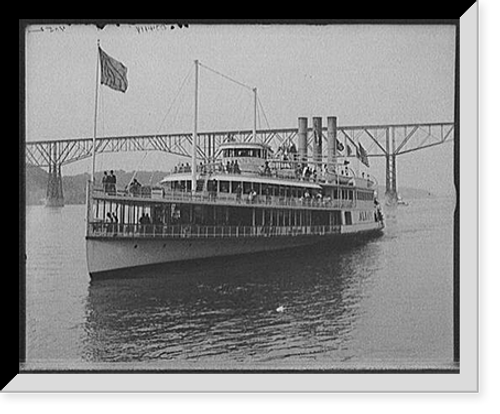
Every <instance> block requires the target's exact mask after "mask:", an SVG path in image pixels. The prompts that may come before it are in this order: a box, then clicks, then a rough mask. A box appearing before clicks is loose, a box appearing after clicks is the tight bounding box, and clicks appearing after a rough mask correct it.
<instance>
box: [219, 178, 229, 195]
mask: <svg viewBox="0 0 500 414" xmlns="http://www.w3.org/2000/svg"><path fill="white" fill-rule="evenodd" d="M219 186H220V192H221V193H229V181H221V182H220V184H219Z"/></svg>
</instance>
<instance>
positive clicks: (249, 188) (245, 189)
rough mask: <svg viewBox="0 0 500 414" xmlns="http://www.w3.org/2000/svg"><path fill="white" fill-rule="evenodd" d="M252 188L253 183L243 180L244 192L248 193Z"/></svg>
mask: <svg viewBox="0 0 500 414" xmlns="http://www.w3.org/2000/svg"><path fill="white" fill-rule="evenodd" d="M251 190H252V183H249V182H248V181H245V182H243V193H244V194H248V193H250V191H251Z"/></svg>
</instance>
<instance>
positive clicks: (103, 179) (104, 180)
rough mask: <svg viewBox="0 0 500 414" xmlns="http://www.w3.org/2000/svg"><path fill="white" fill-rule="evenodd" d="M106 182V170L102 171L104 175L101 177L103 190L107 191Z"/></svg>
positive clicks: (107, 178)
mask: <svg viewBox="0 0 500 414" xmlns="http://www.w3.org/2000/svg"><path fill="white" fill-rule="evenodd" d="M108 183H109V177H108V172H107V171H104V176H103V177H102V188H103V189H104V192H105V193H107V192H108Z"/></svg>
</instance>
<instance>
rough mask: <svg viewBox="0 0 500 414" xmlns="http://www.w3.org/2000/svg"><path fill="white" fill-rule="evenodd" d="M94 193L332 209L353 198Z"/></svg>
mask: <svg viewBox="0 0 500 414" xmlns="http://www.w3.org/2000/svg"><path fill="white" fill-rule="evenodd" d="M93 195H94V197H97V198H100V199H124V198H125V199H128V200H137V201H140V200H145V201H150V200H151V201H160V202H161V201H162V200H163V201H167V202H184V203H204V204H220V205H235V206H241V205H257V206H269V207H295V208H314V209H332V208H349V207H354V205H355V201H354V200H350V199H349V200H338V199H331V198H329V197H324V198H316V197H308V198H306V197H300V198H299V197H285V196H274V195H250V194H241V195H238V194H234V193H221V192H218V193H213V192H207V191H202V192H197V193H191V192H189V191H163V190H162V189H159V190H154V189H153V190H151V191H149V190H148V191H142V192H139V193H132V192H128V191H123V190H116V191H104V189H103V188H94V191H93Z"/></svg>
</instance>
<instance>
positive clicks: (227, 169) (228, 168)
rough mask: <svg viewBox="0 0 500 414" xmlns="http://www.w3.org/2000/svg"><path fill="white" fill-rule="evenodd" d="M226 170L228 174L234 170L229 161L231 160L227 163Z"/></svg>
mask: <svg viewBox="0 0 500 414" xmlns="http://www.w3.org/2000/svg"><path fill="white" fill-rule="evenodd" d="M226 172H227V173H228V174H229V173H231V172H232V168H231V164H230V163H229V161H228V162H227V163H226Z"/></svg>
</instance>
